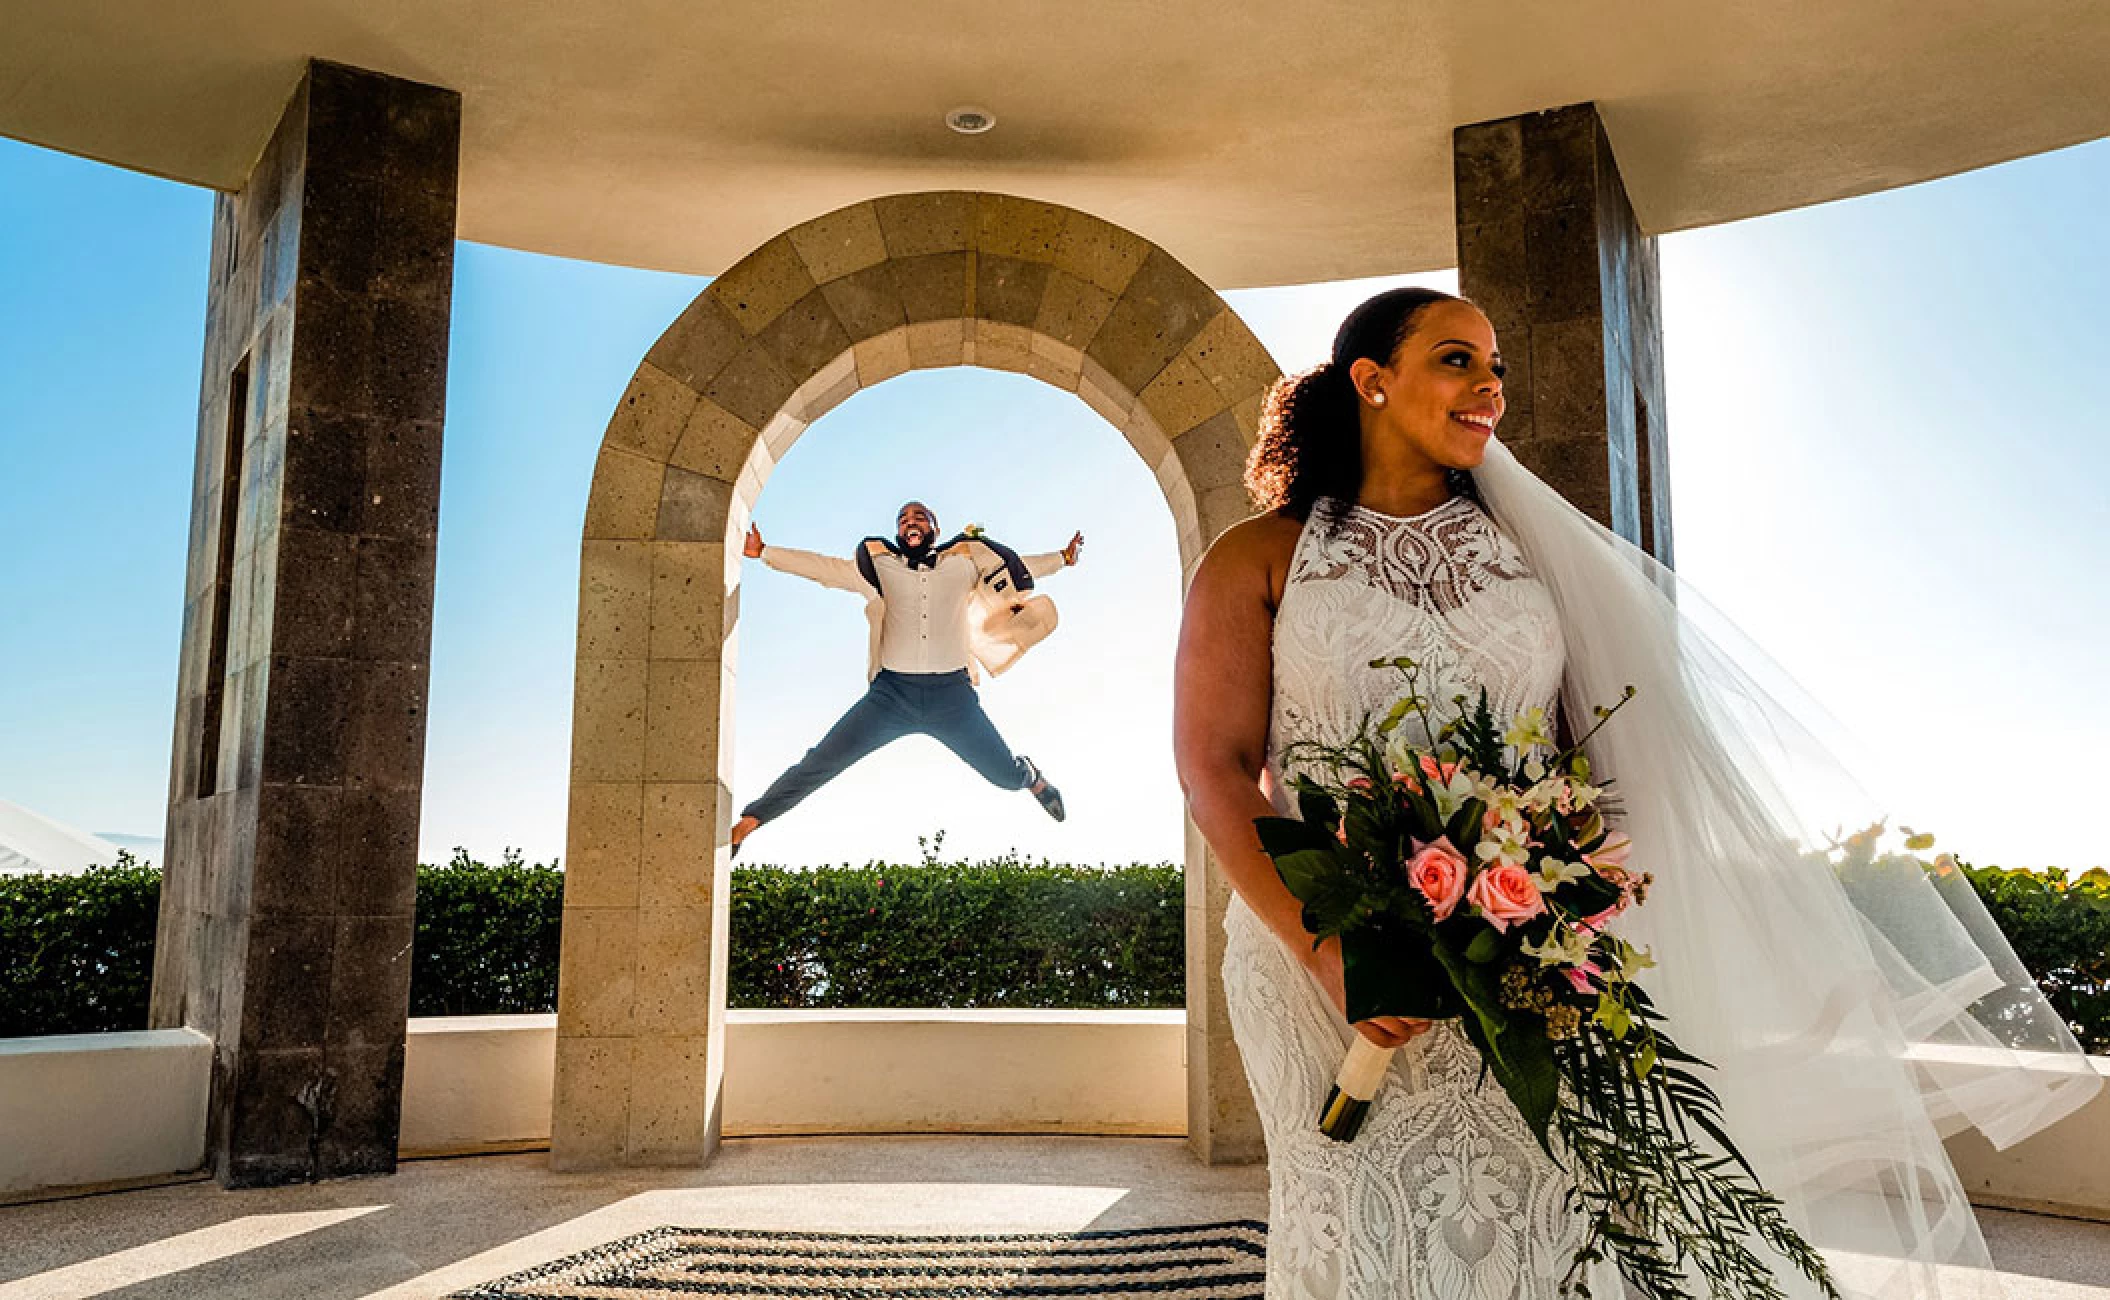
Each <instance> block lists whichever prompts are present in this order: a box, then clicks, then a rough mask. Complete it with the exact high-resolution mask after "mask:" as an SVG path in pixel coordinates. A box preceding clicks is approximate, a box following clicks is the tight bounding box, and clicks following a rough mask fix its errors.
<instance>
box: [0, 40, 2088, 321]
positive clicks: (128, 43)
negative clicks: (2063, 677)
mask: <svg viewBox="0 0 2110 1300" xmlns="http://www.w3.org/2000/svg"><path fill="white" fill-rule="evenodd" d="M310 55H312V56H317V57H322V58H329V59H335V60H337V61H339V62H343V63H350V64H355V65H358V66H362V67H367V68H372V69H375V70H377V71H381V72H387V73H392V74H394V75H397V76H402V77H409V78H412V79H415V80H419V81H427V82H433V83H436V84H440V85H445V86H451V87H453V88H455V89H457V90H459V91H461V92H462V95H463V105H464V107H463V114H464V117H463V159H462V199H461V233H462V236H463V237H464V238H467V239H474V240H479V241H484V242H488V243H494V244H502V245H507V246H511V247H515V248H524V249H533V250H537V251H541V252H548V253H559V254H563V255H566V256H570V257H582V258H590V259H593V260H596V261H604V262H618V263H627V264H631V265H637V266H650V267H659V268H667V269H675V270H683V271H691V272H703V273H714V272H717V271H721V270H723V269H724V268H725V267H726V266H727V265H729V264H730V263H731V262H732V261H734V260H736V259H737V258H738V257H740V256H741V255H742V254H744V253H745V252H747V251H748V250H749V249H751V248H753V247H754V246H756V245H757V244H760V243H761V242H762V241H764V240H766V239H767V238H769V237H770V236H771V235H773V234H775V233H777V232H778V231H781V230H783V229H785V228H787V227H789V226H792V225H795V224H797V223H798V222H800V221H803V220H805V219H807V218H809V217H812V216H815V215H818V214H819V213H822V212H825V211H828V210H830V209H832V208H835V207H839V206H841V205H843V204H846V203H850V202H854V201H856V200H858V199H862V198H868V197H871V196H873V195H876V194H883V193H894V192H900V191H906V190H919V189H952V188H959V189H986V190H998V191H1005V192H1010V193H1015V194H1022V195H1027V196H1030V197H1034V198H1041V199H1048V200H1052V201H1056V202H1060V203H1065V204H1069V205H1071V206H1073V207H1078V208H1083V209H1086V210H1088V211H1090V212H1093V213H1095V214H1097V215H1099V216H1101V217H1104V218H1106V219H1108V220H1110V221H1114V222H1117V223H1119V224H1121V225H1125V226H1127V227H1129V228H1131V229H1133V230H1135V231H1137V232H1138V233H1140V234H1142V235H1144V236H1146V237H1148V238H1150V239H1152V240H1155V241H1156V242H1158V243H1160V244H1162V245H1164V246H1165V247H1166V248H1167V249H1168V250H1170V251H1171V252H1173V253H1174V254H1175V255H1177V256H1178V257H1180V258H1181V259H1182V260H1184V261H1186V262H1187V263H1188V265H1190V266H1191V267H1193V268H1194V270H1195V271H1196V272H1198V273H1199V274H1201V275H1202V276H1203V277H1205V278H1206V279H1208V280H1209V281H1210V282H1211V283H1212V284H1214V285H1216V286H1218V287H1219V288H1237V287H1243V286H1249V285H1256V284H1287V283H1297V282H1303V281H1310V280H1322V279H1335V278H1342V277H1349V276H1361V275H1376V274H1383V273H1389V272H1401V271H1414V270H1425V269H1429V268H1433V267H1439V266H1447V265H1450V264H1451V263H1452V262H1453V261H1454V259H1455V253H1454V248H1453V239H1452V215H1451V154H1450V132H1451V129H1452V128H1453V127H1454V126H1457V125H1460V124H1463V123H1469V122H1475V121H1482V120H1486V119H1489V118H1495V117H1503V116H1507V115H1510V114H1514V113H1521V112H1528V111H1531V110H1535V109H1540V108H1550V107H1554V106H1557V105H1561V104H1566V103H1572V102H1576V101H1580V100H1595V101H1597V103H1598V104H1599V105H1600V107H1601V108H1602V110H1603V113H1604V117H1605V122H1606V126H1607V129H1608V131H1609V132H1610V135H1611V138H1612V143H1613V147H1614V150H1615V152H1616V153H1617V154H1618V156H1619V159H1620V163H1621V167H1622V170H1623V171H1624V173H1625V176H1626V179H1627V184H1628V188H1629V191H1630V192H1631V194H1632V196H1633V200H1634V206H1635V209H1636V211H1637V212H1638V213H1639V215H1640V218H1641V221H1642V223H1643V225H1644V226H1645V227H1646V228H1647V229H1649V230H1651V231H1656V232H1662V231H1669V230H1677V229H1682V228H1685V227H1689V226H1696V225H1705V224H1709V223H1713V222H1719V221H1726V220H1733V219H1736V218H1741V217H1749V216H1754V215H1757V214H1761V213H1767V212H1775V211H1779V210H1781V209H1784V208H1792V207H1798V206H1801V205H1804V204H1809V203H1817V202H1822V201H1825V200H1828V199H1836V198H1842V197H1846V196H1849V195H1854V194H1861V193H1866V192H1869V191H1872V190H1880V189H1885V188H1889V187H1892V186H1897V185H1904V184H1910V183H1912V182H1915V181H1921V180H1927V179H1930V178H1933V177H1936V176H1942V175H1947V174H1950V173H1953V172H1957V171H1963V170H1967V169H1969V168H1973V167H1978V166H1982V165H1985V164H1988V163H1993V162H1999V161H2004V160H2006V159H2010V158H2015V157H2020V156H2023V155H2026V154H2031V153H2037V152H2042V151H2044V150H2047V149H2053V148H2058V147H2061V146H2064V145H2069V144H2075V143H2079V142H2081V141H2084V140H2091V139H2095V138H2098V137H2100V136H2103V135H2106V134H2110V78H2106V76H2105V72H2106V70H2110V5H2106V4H2104V3H2103V2H2102V0H1774V2H1772V3H1759V2H1757V0H1628V2H1625V3H1620V2H1616V0H1473V2H1472V3H1467V4H1437V3H1432V2H1430V0H1357V2H1356V3H1336V2H1335V0H1274V2H1272V3H1260V2H1256V0H984V2H983V3H978V4H976V3H965V2H964V0H189V2H186V3H170V2H169V0H72V2H71V3H62V2H60V0H48V2H47V0H14V2H13V3H9V4H6V5H4V6H0V134H6V135H10V136H14V137H17V138H19V139H23V140H28V141H31V142H34V143H37V144H42V145H48V146H51V147H54V148H58V149H64V150H67V151H70V152H73V153H78V154H84V155H87V156H90V157H94V158H100V159H104V160H106V161H110V162H115V163H119V164H122V165H124V166H127V167H133V168H137V169H140V170H143V171H148V172H153V173H156V174H159V175H164V176H170V177H175V178H178V179H181V180H185V181H191V182H195V183H198V184H203V185H211V186H215V187H218V188H222V189H232V188H237V187H239V186H240V184H241V182H242V180H243V177H244V176H245V175H246V173H247V171H248V168H249V166H250V164H251V162H252V161H253V160H254V159H255V157H256V156H257V154H258V152H259V151H260V149H261V148H262V146H263V143H264V141H265V139H266V138H267V137H268V136H269V134H270V131H271V129H272V126H273V124H274V122H275V120H276V118H277V115H278V112H279V110H280V108H281V106H282V105H283V104H284V102H285V99H286V96H287V95H288V94H289V93H290V91H291V89H292V87H293V86H294V84H295V82H296V80H297V78H298V76H299V73H300V67H301V62H302V60H303V58H305V57H307V56H310ZM961 104H977V105H983V106H986V107H988V108H989V109H992V110H993V111H994V112H995V113H996V115H997V126H996V129H995V130H994V131H991V132H990V133H988V134H987V135H982V136H975V137H966V136H960V135H956V134H953V133H952V132H950V131H948V130H946V128H945V126H944V123H943V116H944V113H945V111H946V110H947V109H949V108H952V107H955V106H957V105H961Z"/></svg>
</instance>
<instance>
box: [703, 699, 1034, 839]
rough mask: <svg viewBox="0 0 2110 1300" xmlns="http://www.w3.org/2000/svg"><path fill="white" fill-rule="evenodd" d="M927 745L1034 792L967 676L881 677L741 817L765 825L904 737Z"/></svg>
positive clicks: (1027, 772)
mask: <svg viewBox="0 0 2110 1300" xmlns="http://www.w3.org/2000/svg"><path fill="white" fill-rule="evenodd" d="M917 733H921V734H923V735H926V736H929V737H932V738H933V739H935V740H936V741H937V742H938V743H939V744H941V745H944V746H945V747H946V748H947V749H949V750H951V751H952V752H953V753H955V754H958V755H959V756H960V757H961V758H962V759H963V760H965V761H966V763H967V765H968V766H969V767H971V768H973V769H974V770H975V771H977V772H980V773H981V774H982V776H983V777H984V778H986V779H987V780H988V782H989V783H990V784H991V785H994V786H996V787H998V788H1000V789H1004V790H1023V789H1025V788H1026V787H1027V786H1028V785H1030V784H1032V769H1031V768H1030V767H1028V766H1027V765H1026V762H1025V760H1024V759H1021V758H1016V757H1014V756H1013V755H1012V753H1011V746H1009V745H1007V744H1005V743H1004V738H1003V737H1002V736H1000V735H998V734H997V730H996V724H995V723H993V722H991V721H990V720H989V715H988V714H986V713H984V712H982V701H981V699H980V697H978V696H977V695H976V694H975V692H974V683H972V682H970V681H969V680H968V679H967V670H966V669H965V668H962V669H960V670H959V671H958V672H951V673H897V672H893V671H890V670H888V669H881V670H880V672H879V675H878V676H877V677H874V678H873V679H872V686H871V689H869V690H867V691H866V692H865V694H864V698H863V699H861V700H859V701H858V702H857V703H855V704H853V705H851V706H850V711H849V712H847V713H845V714H843V716H842V717H841V718H840V719H838V720H837V721H836V724H835V725H834V726H832V727H830V728H828V734H827V735H825V736H823V737H821V743H820V744H818V745H815V746H814V747H813V748H811V749H809V750H807V751H806V756H805V757H804V758H802V759H800V760H799V761H798V762H796V763H794V764H792V765H791V766H790V767H789V768H787V769H786V770H785V772H784V775H782V776H780V777H778V778H777V779H776V781H775V782H774V783H773V784H771V785H770V787H769V789H767V790H765V791H763V792H762V797H761V798H759V799H757V800H755V801H754V802H753V803H751V804H749V805H747V807H745V808H743V809H741V811H740V815H741V816H743V817H752V818H754V819H755V820H756V821H761V822H770V821H775V820H776V819H777V818H779V817H781V816H783V815H784V814H785V813H787V812H789V811H791V809H792V808H794V807H796V806H797V804H798V802H799V801H800V800H801V799H804V798H805V797H806V796H807V795H809V794H812V793H813V792H814V791H815V790H818V789H820V788H821V787H822V786H824V785H826V784H827V783H828V782H830V781H832V780H834V779H835V778H836V777H837V776H839V775H840V774H841V773H842V772H843V771H844V770H845V769H846V768H848V767H849V766H850V765H851V764H852V763H855V762H856V761H857V760H858V759H860V758H863V757H864V756H865V755H867V754H869V753H871V752H872V751H873V750H875V749H878V748H880V747H881V746H883V745H889V744H892V743H893V742H894V741H897V740H899V739H901V738H902V737H903V736H909V735H915V734H917Z"/></svg>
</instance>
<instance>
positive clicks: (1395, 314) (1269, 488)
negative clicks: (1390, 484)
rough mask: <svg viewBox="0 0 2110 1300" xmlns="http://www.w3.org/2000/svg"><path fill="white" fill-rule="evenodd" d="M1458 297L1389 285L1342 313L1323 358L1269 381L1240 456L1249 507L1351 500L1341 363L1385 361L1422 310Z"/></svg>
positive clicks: (1286, 509) (1359, 436) (1354, 467)
mask: <svg viewBox="0 0 2110 1300" xmlns="http://www.w3.org/2000/svg"><path fill="white" fill-rule="evenodd" d="M1458 301H1462V300H1461V299H1459V298H1457V297H1455V296H1454V295H1452V294H1447V293H1442V292H1439V291H1438V290H1435V289H1418V288H1405V289H1388V290H1386V291H1385V292H1383V293H1381V294H1378V295H1377V296H1376V297H1374V298H1371V299H1369V300H1368V301H1366V302H1364V303H1363V304H1362V305H1361V306H1360V307H1357V308H1356V309H1355V310H1354V311H1352V312H1349V313H1348V318H1347V319H1346V320H1344V321H1342V322H1341V328H1340V331H1339V332H1338V333H1336V334H1335V335H1334V339H1333V355H1332V356H1331V357H1330V358H1329V359H1328V360H1326V361H1324V362H1322V363H1321V364H1319V365H1316V366H1313V367H1312V368H1311V369H1309V370H1304V371H1300V372H1298V373H1297V374H1294V375H1285V376H1284V377H1283V378H1281V379H1278V380H1276V381H1275V386H1274V387H1273V388H1270V389H1269V390H1268V392H1267V399H1266V401H1265V403H1264V404H1263V405H1262V407H1261V410H1260V429H1259V434H1258V436H1257V437H1256V438H1255V440H1254V442H1253V450H1252V452H1251V453H1250V454H1249V455H1248V456H1247V457H1246V468H1245V486H1246V492H1247V493H1248V494H1250V495H1251V496H1252V498H1253V504H1254V506H1255V507H1257V508H1258V509H1260V510H1279V511H1281V512H1282V513H1284V514H1286V515H1289V516H1291V517H1292V518H1295V519H1308V518H1310V517H1311V512H1312V507H1313V506H1315V505H1317V504H1318V502H1319V500H1320V498H1322V497H1325V498H1331V499H1332V500H1334V501H1338V502H1340V503H1341V504H1342V505H1344V506H1346V505H1352V504H1354V502H1355V499H1356V497H1357V495H1358V494H1359V493H1360V492H1361V490H1362V486H1363V431H1362V417H1361V416H1360V414H1359V413H1358V410H1357V408H1358V405H1359V399H1358V398H1357V396H1356V392H1355V384H1354V382H1353V381H1352V380H1351V379H1349V377H1348V368H1349V367H1350V366H1352V365H1354V364H1355V363H1356V362H1357V361H1358V360H1360V359H1363V358H1366V357H1367V358H1368V359H1370V360H1372V361H1375V362H1377V363H1378V364H1380V365H1389V364H1390V363H1391V361H1392V354H1393V353H1395V352H1397V351H1398V350H1399V344H1400V340H1402V339H1404V338H1406V336H1407V335H1409V334H1411V333H1413V331H1414V322H1415V319H1416V318H1417V317H1419V316H1420V315H1421V313H1422V311H1423V310H1424V309H1426V308H1427V307H1429V306H1430V305H1432V304H1434V303H1439V302H1458ZM1457 477H1458V478H1468V479H1469V476H1465V475H1459V476H1457Z"/></svg>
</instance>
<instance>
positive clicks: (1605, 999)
mask: <svg viewBox="0 0 2110 1300" xmlns="http://www.w3.org/2000/svg"><path fill="white" fill-rule="evenodd" d="M1593 1018H1594V1019H1595V1020H1596V1021H1597V1023H1598V1024H1600V1025H1603V1026H1604V1027H1605V1029H1606V1030H1607V1031H1608V1032H1610V1034H1611V1035H1612V1037H1614V1038H1617V1039H1621V1040H1624V1039H1625V1038H1626V1036H1627V1034H1629V1033H1630V1032H1632V1031H1633V1028H1634V1018H1633V1017H1632V1016H1630V1015H1628V1014H1627V1009H1626V1007H1625V1005H1624V1004H1622V1003H1621V1002H1620V1001H1619V1000H1618V999H1617V998H1615V997H1613V996H1612V995H1611V994H1609V993H1600V994H1598V995H1597V1014H1596V1015H1595V1017H1593Z"/></svg>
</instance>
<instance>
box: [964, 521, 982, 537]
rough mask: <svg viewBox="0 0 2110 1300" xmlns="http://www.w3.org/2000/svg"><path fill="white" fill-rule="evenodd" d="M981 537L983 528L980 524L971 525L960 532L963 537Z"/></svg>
mask: <svg viewBox="0 0 2110 1300" xmlns="http://www.w3.org/2000/svg"><path fill="white" fill-rule="evenodd" d="M981 535H982V526H981V525H980V524H969V525H967V526H966V527H965V528H962V529H961V530H960V536H962V537H972V538H976V539H979V538H980V537H981Z"/></svg>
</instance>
